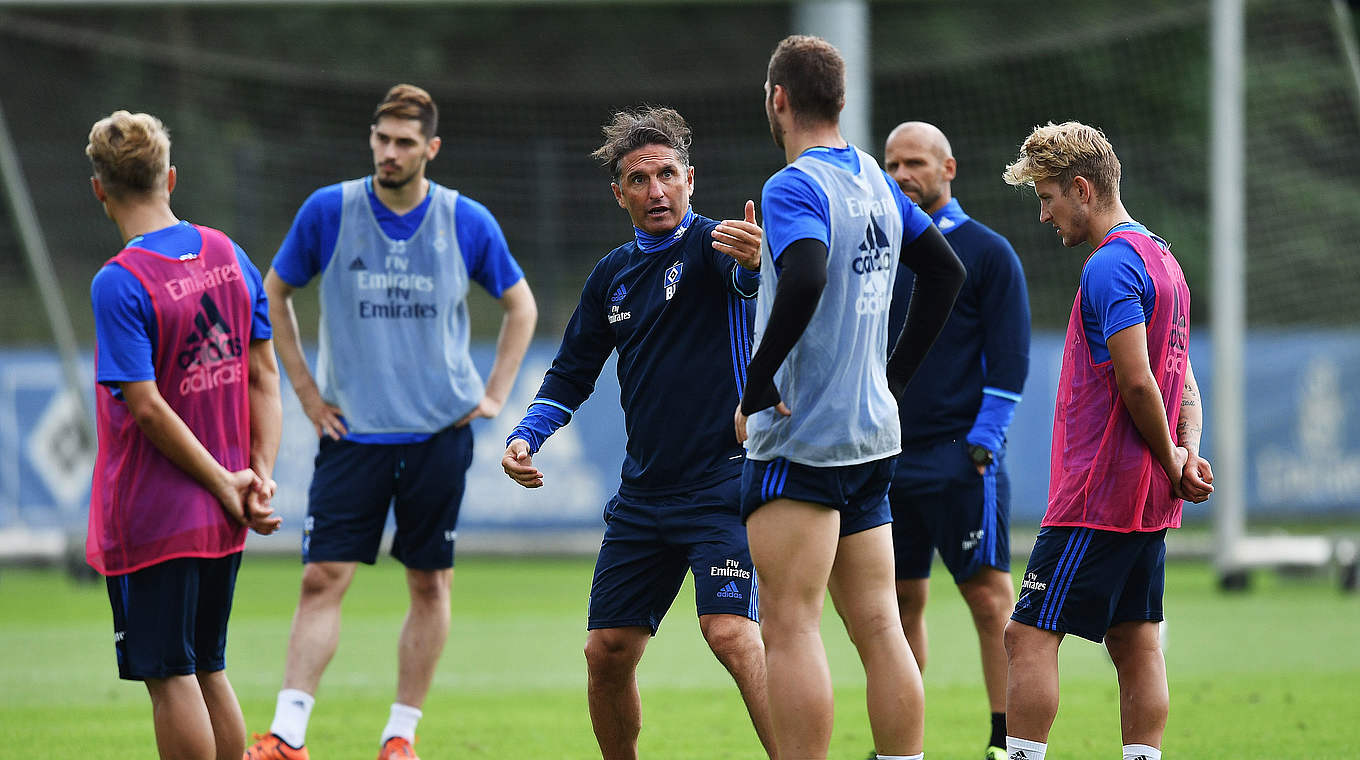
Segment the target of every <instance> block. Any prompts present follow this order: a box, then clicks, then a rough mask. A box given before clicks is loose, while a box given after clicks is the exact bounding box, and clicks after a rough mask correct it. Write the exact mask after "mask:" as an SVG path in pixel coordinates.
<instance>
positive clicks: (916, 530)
mask: <svg viewBox="0 0 1360 760" xmlns="http://www.w3.org/2000/svg"><path fill="white" fill-rule="evenodd" d="M888 501H889V503H891V504H892V518H893V527H892V531H893V554H894V555H895V558H896V560H897V563H896V564H897V577H898V578H899V579H908V578H929V577H930V561H931V559H932V557H933V555H934V552H935V551H937V550H938V551H939V552H940V559H942V560H944V566H945V567H946V568H948V569H949V572H950V574H951V575H953V576H954V582H955V583H962V582H964V581H966V580H968V579H969V578H971V577H973V576H974V575H976V574H977V572H978V571H979V570H981V569H982V568H984V567H992V568H996V569H997V570H1001V571H1002V572H1010V569H1011V534H1010V511H1011V510H1010V505H1011V479H1010V475H1008V474H1007V472H1006V458H1005V452H1004V451H1001V452H997V460H996V462H994V463H993V464H992V465H990V466H989V467H988V468H987V472H986V473H985V474H983V475H978V472H977V467H975V466H974V465H973V460H972V459H970V458H969V456H968V443H967V442H966V441H964V440H963V439H959V440H956V441H947V442H945V443H940V444H936V445H934V446H929V447H926V448H921V449H912V450H908V451H903V452H902V453H901V454H900V455H899V456H898V457H897V472H896V473H895V474H894V475H893V481H892V488H890V489H889V490H888Z"/></svg>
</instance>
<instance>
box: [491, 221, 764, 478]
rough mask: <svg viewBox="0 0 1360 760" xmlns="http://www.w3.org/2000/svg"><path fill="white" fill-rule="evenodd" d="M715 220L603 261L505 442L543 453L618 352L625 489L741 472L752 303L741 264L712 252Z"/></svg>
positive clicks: (626, 249)
mask: <svg viewBox="0 0 1360 760" xmlns="http://www.w3.org/2000/svg"><path fill="white" fill-rule="evenodd" d="M717 225H718V222H716V221H714V220H712V219H707V218H705V217H702V216H697V215H696V216H695V217H694V218H693V222H692V223H691V224H690V225H689V229H688V230H687V231H685V232H684V233H683V235H682V236H681V237H680V239H679V241H678V242H676V243H674V244H672V245H670V246H667V247H665V248H662V249H660V250H655V249H654V250H653V251H652V252H651V253H647V252H644V251H642V250H641V249H640V248H639V247H638V243H637V241H636V240H632V241H629V242H627V243H625V244H623V245H621V246H619V247H618V248H615V249H614V250H613V251H610V252H609V253H608V254H607V255H606V256H605V257H604V258H602V259H600V261H599V263H598V264H596V265H595V269H594V270H593V271H591V273H590V276H589V277H587V278H586V284H585V287H584V288H583V289H582V291H581V302H580V305H579V306H577V308H576V312H575V313H574V314H572V316H571V321H570V322H569V323H568V324H567V329H566V333H565V334H564V335H563V336H562V346H561V348H560V349H558V352H557V356H556V358H554V359H553V363H552V367H551V368H550V369H549V370H548V373H547V375H546V376H545V377H544V378H543V385H542V386H541V387H540V388H539V390H538V394H537V396H536V397H535V399H534V403H533V404H532V405H531V406H530V411H529V414H528V415H527V416H526V417H525V419H524V421H523V422H521V423H520V426H519V427H517V428H515V430H514V432H512V433H511V434H510V438H512V439H513V438H523V439H524V440H525V441H527V442H529V444H530V448H531V449H532V450H534V451H537V449H538V446H539V445H541V444H542V442H543V439H544V438H546V437H547V435H548V434H550V433H551V431H552V430H555V429H556V428H557V427H559V426H561V425H562V424H565V423H566V422H567V421H568V419H569V415H570V414H571V413H574V412H575V411H576V409H577V408H579V407H580V405H581V403H582V402H584V401H585V400H586V399H587V398H588V397H589V396H590V394H591V393H592V392H593V391H594V390H595V380H596V378H598V377H599V375H600V370H601V369H602V368H603V366H604V363H605V360H606V359H608V358H609V354H610V352H612V351H615V350H617V351H618V355H619V359H618V378H619V389H620V393H619V403H620V405H621V406H622V407H623V415H624V426H625V429H626V431H627V435H628V444H627V451H626V454H625V456H624V460H623V470H622V473H621V477H622V481H623V482H622V485H621V487H620V489H619V491H620V493H624V494H632V495H641V496H657V495H664V494H668V493H679V492H683V491H689V490H693V489H696V488H702V487H704V486H706V485H710V484H713V483H717V482H720V481H722V480H726V479H728V478H733V477H736V476H738V475H740V474H741V465H742V459H743V454H742V448H741V446H740V445H739V444H738V443H737V439H736V434H735V431H734V430H733V427H732V414H733V412H734V411H735V410H736V408H737V401H738V399H739V396H740V393H741V389H742V388H743V387H744V386H745V384H746V364H747V362H748V361H750V358H751V324H752V319H753V311H754V310H753V309H752V304H751V302H750V301H749V300H748V298H747V297H745V296H743V295H741V293H742V292H743V290H744V289H743V288H742V286H741V284H740V280H741V278H740V277H737V276H736V275H737V274H738V273H737V272H736V271H735V269H736V267H737V264H736V262H735V261H734V260H733V259H732V258H730V257H728V256H727V255H726V254H723V253H721V252H719V251H717V250H715V249H714V248H713V238H712V231H713V228H714V227H716V226H717ZM649 247H650V246H649ZM549 418H551V419H549Z"/></svg>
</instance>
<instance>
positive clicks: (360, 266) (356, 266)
mask: <svg viewBox="0 0 1360 760" xmlns="http://www.w3.org/2000/svg"><path fill="white" fill-rule="evenodd" d="M367 270H368V266H367V265H365V264H364V260H363V259H358V258H356V259H355V260H354V261H351V262H350V263H349V271H351V272H364V271H367Z"/></svg>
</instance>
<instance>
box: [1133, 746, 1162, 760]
mask: <svg viewBox="0 0 1360 760" xmlns="http://www.w3.org/2000/svg"><path fill="white" fill-rule="evenodd" d="M1124 760H1162V751H1161V750H1159V749H1157V748H1156V747H1149V746H1148V745H1146V744H1125V745H1124Z"/></svg>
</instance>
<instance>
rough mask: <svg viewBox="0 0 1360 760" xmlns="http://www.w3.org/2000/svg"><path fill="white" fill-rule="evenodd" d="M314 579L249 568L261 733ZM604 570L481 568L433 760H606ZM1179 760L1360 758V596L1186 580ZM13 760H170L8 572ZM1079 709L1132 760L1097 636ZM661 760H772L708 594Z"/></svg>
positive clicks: (937, 692)
mask: <svg viewBox="0 0 1360 760" xmlns="http://www.w3.org/2000/svg"><path fill="white" fill-rule="evenodd" d="M298 574H299V565H298V564H297V562H296V561H295V560H284V559H280V558H270V557H259V556H248V557H247V558H246V561H245V563H244V566H243V568H242V571H241V576H240V581H239V584H238V587H237V593H236V605H235V611H234V613H233V615H232V626H231V634H230V641H229V643H228V649H227V655H228V669H227V672H228V674H229V675H230V677H231V680H232V682H233V683H234V684H235V686H236V691H237V693H238V695H239V696H240V698H241V703H242V706H243V707H244V709H245V714H246V721H247V723H248V724H249V727H250V729H251V730H253V731H265V730H267V729H268V725H269V721H270V718H271V716H272V714H273V706H274V695H275V693H276V692H277V690H278V688H279V681H280V678H281V677H282V671H283V657H284V648H285V645H286V640H287V635H288V626H289V621H290V619H291V617H292V612H293V606H294V603H295V601H296V598H297V583H298ZM590 574H591V561H590V560H589V559H586V558H572V559H492V558H464V559H461V560H460V561H459V565H458V570H457V573H456V574H455V579H454V595H453V626H452V632H451V634H450V636H449V642H448V646H447V647H446V649H445V651H444V656H443V660H442V661H441V663H440V667H439V672H438V674H437V676H436V679H435V684H434V689H433V691H432V693H431V694H430V698H429V700H428V701H427V702H426V705H425V718H424V720H422V721H421V725H420V737H419V738H420V741H419V744H418V746H417V749H418V750H419V751H420V753H421V755H422V756H423V757H425V758H426V760H438V759H439V758H455V757H458V758H476V757H488V758H490V757H545V758H592V757H598V756H599V753H598V750H597V749H596V747H595V741H594V737H593V735H592V734H591V730H590V719H589V716H588V714H587V711H586V702H585V666H584V659H583V657H582V655H581V646H582V644H583V642H584V639H585V631H584V615H585V607H586V594H587V591H588V589H589V585H590ZM403 589H404V584H403V580H402V576H401V570H400V567H399V566H397V565H396V564H395V563H394V562H392V561H391V560H390V559H384V560H383V561H381V562H380V563H379V564H378V566H376V567H373V568H361V569H360V572H359V574H358V577H357V578H356V580H355V583H354V586H353V587H352V589H351V590H350V593H349V596H348V597H347V599H346V601H345V608H344V622H343V627H342V634H341V642H340V651H339V653H338V654H337V656H336V658H335V660H334V661H333V662H332V664H331V666H330V669H329V670H328V671H327V673H326V676H325V678H324V680H323V681H322V685H321V693H320V694H319V695H318V700H317V706H316V710H315V711H314V713H313V718H312V724H311V728H310V730H309V733H308V745H309V748H310V749H311V753H312V757H315V758H318V760H333V759H335V760H344V759H347V758H355V759H356V760H357V759H359V758H365V759H366V758H372V757H374V756H375V755H376V751H377V739H378V733H379V731H380V730H381V729H382V726H383V725H384V723H385V721H386V717H387V708H388V705H389V704H390V703H391V700H392V693H393V689H394V678H395V675H394V674H395V650H396V637H397V630H398V627H399V626H400V624H401V620H402V616H403V614H404V612H405V592H404V590H403ZM830 607H831V606H830V605H829V604H828V605H827V608H828V619H827V621H826V624H825V625H824V627H823V630H824V633H825V638H826V641H827V646H828V649H829V650H830V659H831V668H832V674H833V678H834V681H835V684H836V727H835V734H834V736H833V739H832V744H831V756H832V757H835V758H856V759H858V758H862V757H864V756H865V755H866V754H867V753H868V751H869V749H870V748H871V746H872V742H871V740H870V738H869V730H868V725H867V723H866V720H865V712H864V704H863V699H864V685H863V675H862V672H861V671H860V669H859V664H858V661H857V660H856V659H855V656H854V653H853V651H852V650H851V648H850V645H849V643H848V641H847V640H846V638H845V634H844V632H843V630H842V629H841V627H840V624H839V621H837V620H835V619H834V617H833V616H834V613H833V612H830V611H829V610H830ZM1167 611H1168V618H1169V624H1170V627H1169V630H1168V647H1167V654H1166V656H1167V666H1168V671H1169V674H1170V680H1171V700H1172V708H1171V721H1170V725H1169V726H1168V729H1167V738H1166V745H1165V746H1166V751H1167V757H1168V758H1218V757H1279V758H1307V759H1308V760H1325V759H1326V758H1337V759H1338V760H1339V759H1340V758H1356V757H1360V749H1357V747H1358V746H1360V745H1358V744H1357V736H1358V734H1357V725H1360V599H1357V598H1356V597H1355V596H1347V595H1343V594H1341V593H1340V592H1338V591H1337V589H1336V586H1335V585H1334V584H1333V583H1331V582H1330V581H1328V580H1324V579H1323V578H1321V577H1318V578H1311V579H1298V578H1288V577H1282V576H1277V575H1273V574H1266V573H1261V574H1260V577H1258V578H1257V579H1256V585H1255V587H1254V589H1253V591H1251V592H1250V593H1246V594H1238V595H1223V594H1219V593H1217V592H1215V591H1214V590H1213V576H1212V573H1211V571H1210V569H1209V568H1208V567H1207V566H1205V565H1201V564H1195V563H1181V564H1173V565H1172V566H1171V567H1170V569H1169V572H1168V577H1167ZM929 619H930V625H931V628H930V634H931V651H930V658H931V659H930V664H929V667H928V668H927V671H926V721H927V726H926V751H927V757H930V758H934V759H935V760H946V759H948V758H965V759H969V758H976V757H979V756H980V754H981V750H982V742H983V741H984V740H985V738H986V732H987V726H988V724H987V714H986V713H987V710H986V704H985V700H984V696H983V690H982V684H981V676H980V674H979V670H978V664H977V654H976V639H975V638H974V634H973V632H972V628H971V625H970V623H969V621H968V616H967V612H966V610H965V608H964V606H963V603H962V601H961V600H960V599H959V598H958V595H957V594H956V593H955V592H954V590H953V588H952V587H951V584H950V582H949V579H948V576H947V574H945V573H943V572H940V571H939V568H937V572H936V573H935V581H934V583H933V588H932V602H931V606H930V609H929ZM0 658H3V659H2V662H3V669H2V670H0V737H3V740H4V742H5V747H6V749H5V750H3V751H0V755H5V756H9V755H10V754H11V753H14V755H13V756H16V757H17V756H21V755H23V756H27V755H28V754H31V753H32V752H34V751H37V752H39V753H40V754H41V755H43V756H45V757H79V758H88V759H90V760H99V759H100V758H108V759H109V760H124V759H125V758H133V757H136V758H150V757H155V743H154V738H153V736H152V732H151V717H150V707H149V704H150V703H149V701H148V700H147V697H146V693H145V690H144V689H143V688H142V687H141V686H140V685H138V684H134V683H128V682H122V681H119V680H118V679H117V674H116V667H115V664H114V657H113V646H112V624H111V617H110V613H109V608H108V600H107V597H106V594H105V591H104V586H103V584H102V583H96V584H78V583H76V582H74V581H71V580H69V579H68V578H66V577H65V576H64V575H62V574H60V573H57V572H55V571H41V570H20V569H4V570H3V571H0ZM1061 667H1062V678H1063V683H1062V685H1063V692H1062V705H1061V708H1060V710H1059V713H1058V719H1057V723H1056V724H1055V726H1054V729H1053V735H1052V737H1051V743H1050V754H1049V757H1051V758H1054V760H1061V759H1063V758H1100V757H1103V758H1117V757H1119V755H1118V752H1119V744H1120V740H1119V721H1118V715H1117V692H1116V688H1115V679H1114V672H1113V668H1112V667H1111V665H1110V664H1109V661H1108V659H1107V658H1106V656H1105V654H1104V650H1103V649H1101V648H1099V647H1097V646H1094V645H1092V644H1090V643H1089V642H1085V641H1082V640H1080V639H1076V638H1070V639H1068V641H1067V642H1065V644H1064V646H1063V650H1062V662H1061ZM639 680H640V684H641V689H642V699H643V730H642V737H641V742H640V744H641V747H640V749H641V754H642V756H643V757H648V758H665V759H667V760H671V759H677V758H755V757H759V756H760V746H759V743H758V742H757V741H756V740H755V736H754V733H753V732H752V730H751V728H750V725H749V722H748V720H747V717H746V714H745V711H744V709H743V707H742V704H741V700H740V698H739V696H738V695H737V692H736V689H735V687H734V686H733V685H732V684H731V681H730V680H729V679H728V676H727V674H726V672H725V671H724V670H723V669H722V667H721V666H719V665H718V664H717V662H716V661H715V660H714V659H713V658H712V656H711V655H709V653H708V652H707V649H706V648H705V646H704V644H703V642H702V640H701V638H700V636H699V632H698V625H697V622H696V620H695V616H694V605H693V591H692V587H691V586H690V585H688V584H686V587H685V589H684V590H682V591H681V595H680V597H679V599H678V600H677V603H676V605H675V607H674V608H673V609H672V611H671V614H670V616H669V617H668V618H667V620H666V622H665V624H664V625H663V626H662V629H661V632H660V635H659V636H658V637H657V638H656V639H654V640H653V641H652V643H651V645H650V646H649V648H648V651H647V654H646V656H645V657H644V658H643V661H642V667H641V670H640V674H639Z"/></svg>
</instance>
